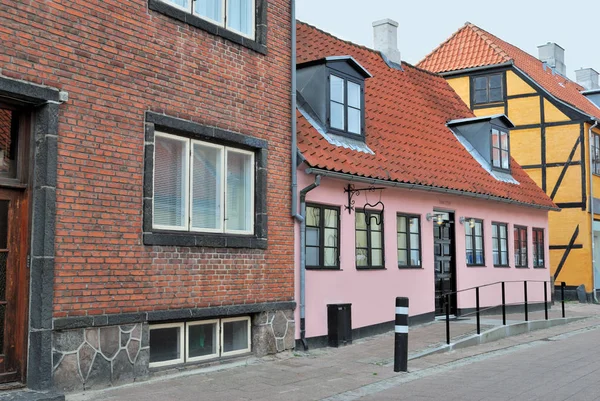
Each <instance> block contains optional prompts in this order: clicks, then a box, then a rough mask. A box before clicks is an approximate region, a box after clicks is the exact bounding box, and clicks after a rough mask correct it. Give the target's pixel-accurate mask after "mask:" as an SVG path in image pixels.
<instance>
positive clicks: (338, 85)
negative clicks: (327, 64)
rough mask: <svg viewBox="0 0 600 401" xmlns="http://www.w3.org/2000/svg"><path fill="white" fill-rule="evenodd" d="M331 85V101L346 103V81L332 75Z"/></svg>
mask: <svg viewBox="0 0 600 401" xmlns="http://www.w3.org/2000/svg"><path fill="white" fill-rule="evenodd" d="M329 85H330V94H329V96H330V98H331V100H332V101H334V102H337V103H344V80H343V79H342V78H339V77H336V76H335V75H330V79H329Z"/></svg>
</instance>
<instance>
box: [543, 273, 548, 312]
mask: <svg viewBox="0 0 600 401" xmlns="http://www.w3.org/2000/svg"><path fill="white" fill-rule="evenodd" d="M544 316H545V317H546V320H548V286H547V285H546V282H545V281H544Z"/></svg>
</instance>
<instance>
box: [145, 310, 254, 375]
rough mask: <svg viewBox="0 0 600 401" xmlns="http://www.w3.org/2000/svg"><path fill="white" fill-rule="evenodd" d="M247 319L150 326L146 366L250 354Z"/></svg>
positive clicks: (248, 320) (244, 317) (243, 317)
mask: <svg viewBox="0 0 600 401" xmlns="http://www.w3.org/2000/svg"><path fill="white" fill-rule="evenodd" d="M250 334H251V329H250V317H248V316H242V317H233V318H226V319H212V320H200V321H195V322H179V323H167V324H156V325H150V367H151V368H154V367H161V366H168V365H174V364H180V363H187V362H198V361H203V360H208V359H215V358H219V357H225V356H234V355H240V354H245V353H248V352H250V350H251V348H252V344H251V340H250Z"/></svg>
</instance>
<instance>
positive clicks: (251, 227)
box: [223, 148, 256, 235]
mask: <svg viewBox="0 0 600 401" xmlns="http://www.w3.org/2000/svg"><path fill="white" fill-rule="evenodd" d="M229 152H233V153H241V154H245V155H248V156H250V223H249V227H248V230H230V229H228V228H227V215H225V224H224V226H225V229H224V231H225V233H227V234H248V235H250V234H254V215H255V214H256V213H255V210H254V197H255V193H254V186H255V181H256V174H255V166H254V163H255V161H254V152H250V151H247V150H242V149H237V148H225V157H224V171H225V174H224V176H226V175H227V160H228V155H229ZM223 191H224V193H225V197H224V199H223V210H225V211H226V210H227V197H228V194H227V180H226V179H225V184H224V186H223Z"/></svg>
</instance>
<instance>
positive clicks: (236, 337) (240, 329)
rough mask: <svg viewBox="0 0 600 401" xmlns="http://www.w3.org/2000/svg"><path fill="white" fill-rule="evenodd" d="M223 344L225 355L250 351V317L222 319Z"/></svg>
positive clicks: (222, 353) (223, 353)
mask: <svg viewBox="0 0 600 401" xmlns="http://www.w3.org/2000/svg"><path fill="white" fill-rule="evenodd" d="M221 344H222V352H221V355H223V356H231V355H238V354H245V353H247V352H250V348H251V343H250V318H249V317H247V316H246V317H232V318H228V319H221Z"/></svg>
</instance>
